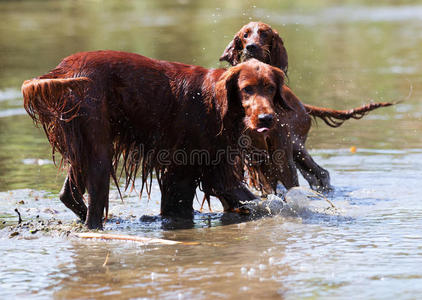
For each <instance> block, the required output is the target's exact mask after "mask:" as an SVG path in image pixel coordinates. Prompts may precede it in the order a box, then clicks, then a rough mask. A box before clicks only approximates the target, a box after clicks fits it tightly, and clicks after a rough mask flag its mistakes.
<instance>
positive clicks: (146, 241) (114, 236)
mask: <svg viewBox="0 0 422 300" xmlns="http://www.w3.org/2000/svg"><path fill="white" fill-rule="evenodd" d="M75 235H76V236H77V237H79V238H83V239H103V240H119V241H133V242H138V243H142V244H162V245H177V244H180V245H198V244H199V243H197V242H178V241H172V240H164V239H157V238H148V237H141V236H135V235H121V234H108V233H93V232H86V233H75Z"/></svg>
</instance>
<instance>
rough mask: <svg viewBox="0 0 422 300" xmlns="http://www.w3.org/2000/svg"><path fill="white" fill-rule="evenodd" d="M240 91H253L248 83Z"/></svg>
mask: <svg viewBox="0 0 422 300" xmlns="http://www.w3.org/2000/svg"><path fill="white" fill-rule="evenodd" d="M242 91H244V92H245V93H246V94H249V95H250V94H252V93H253V88H252V87H251V86H250V85H248V86H245V87H244V88H243V89H242Z"/></svg>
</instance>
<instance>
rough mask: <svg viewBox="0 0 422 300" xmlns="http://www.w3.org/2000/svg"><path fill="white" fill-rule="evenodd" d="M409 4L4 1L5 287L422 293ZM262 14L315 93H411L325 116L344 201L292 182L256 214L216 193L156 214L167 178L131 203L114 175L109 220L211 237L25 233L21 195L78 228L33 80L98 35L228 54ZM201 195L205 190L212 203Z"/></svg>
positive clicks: (324, 144) (196, 57) (18, 293)
mask: <svg viewBox="0 0 422 300" xmlns="http://www.w3.org/2000/svg"><path fill="white" fill-rule="evenodd" d="M402 2H403V5H400V6H394V5H393V3H394V2H392V1H391V2H389V1H386V2H384V3H383V4H382V5H380V4H378V5H374V4H371V5H369V4H367V3H366V2H365V1H359V2H356V3H357V4H355V5H354V6H348V5H341V6H329V5H328V3H329V2H328V1H327V2H318V3H320V4H316V3H315V2H314V1H283V2H279V1H268V3H266V4H265V5H264V6H259V5H258V3H253V2H246V1H230V4H228V3H229V2H227V3H226V2H219V3H217V4H215V3H211V2H206V1H192V2H190V1H179V2H174V1H160V2H158V1H157V2H156V1H146V2H140V1H139V2H124V4H122V2H120V1H72V2H57V1H36V2H32V1H19V2H15V1H6V2H1V3H0V18H1V19H2V22H1V23H0V55H1V59H0V254H1V255H0V298H2V299H3V298H5V299H7V298H15V297H20V298H46V297H49V298H80V299H82V298H89V297H91V298H93V297H96V298H112V297H117V296H119V297H121V298H140V297H146V298H168V299H175V298H181V299H190V298H195V299H206V298H211V297H213V298H224V299H227V298H240V297H244V298H280V297H284V298H291V299H296V298H312V299H313V298H324V299H325V298H371V299H373V298H378V299H385V298H387V299H416V298H418V297H419V295H420V294H421V292H422V204H421V203H422V196H421V192H422V188H421V182H422V146H421V144H422V143H421V141H422V138H421V136H422V135H421V128H422V123H421V117H422V105H421V101H420V100H421V98H422V97H421V96H422V52H421V51H420V49H421V48H422V34H421V32H422V22H421V19H422V17H421V16H422V15H421V11H422V3H420V4H415V3H417V2H415V1H409V2H408V3H406V1H402ZM250 19H253V20H263V21H265V22H267V23H270V24H271V25H273V26H274V27H275V28H276V29H278V31H279V32H280V34H281V35H282V36H283V37H284V40H285V43H286V46H287V49H288V52H289V58H290V68H289V69H290V75H289V78H290V80H289V84H290V86H291V87H292V89H293V90H294V91H295V93H297V94H298V95H299V96H300V97H301V99H302V100H304V101H305V102H307V103H311V104H315V105H324V106H330V107H334V108H350V107H352V106H358V105H361V104H362V103H364V102H367V101H369V100H371V99H373V100H374V101H385V100H401V99H403V100H405V102H404V103H402V104H400V105H398V106H396V107H393V108H387V109H383V110H377V111H376V112H374V113H372V114H371V115H369V116H367V117H366V118H365V119H363V120H360V121H350V122H347V123H346V124H345V125H344V126H342V127H341V128H338V129H331V128H327V127H326V126H325V125H324V124H323V123H322V122H318V124H316V125H314V127H313V130H312V133H311V136H310V138H309V142H308V148H311V149H313V150H312V155H313V156H314V158H315V160H316V161H317V162H318V163H320V164H321V165H322V166H324V167H325V168H326V169H328V170H329V171H330V174H331V178H332V183H333V185H334V186H335V192H334V194H332V195H329V196H328V199H329V200H330V201H331V202H332V203H333V204H334V206H335V208H330V204H329V203H328V202H327V201H325V200H324V199H320V200H317V199H315V200H306V197H304V196H303V193H304V192H303V191H298V192H297V193H293V192H290V194H288V195H290V196H291V197H290V198H289V197H288V203H289V204H288V205H286V206H285V208H284V209H283V210H282V211H281V212H280V214H278V215H275V216H271V217H264V218H260V219H256V220H250V221H247V222H245V221H244V220H242V219H240V218H239V217H238V216H234V215H224V214H222V213H221V205H220V204H219V202H218V201H217V200H215V199H214V200H213V201H212V209H213V212H209V210H208V208H207V207H206V208H205V209H204V211H203V213H198V214H197V215H196V216H195V220H194V223H193V224H185V226H184V227H185V229H177V230H174V229H172V226H171V224H170V225H169V224H168V223H166V222H162V221H161V220H160V219H158V218H155V217H156V216H157V215H158V213H159V199H160V194H159V190H158V186H157V185H156V184H154V185H153V193H152V197H151V199H149V200H148V198H147V197H146V195H143V197H142V198H141V199H140V198H139V197H138V196H137V195H136V193H135V191H134V192H132V193H129V192H127V193H125V194H124V201H123V202H122V201H121V200H120V199H119V197H118V194H117V191H116V189H115V188H114V187H113V188H112V192H111V201H110V203H111V204H110V220H109V221H108V223H107V224H106V231H108V232H112V233H117V234H131V235H138V236H145V237H158V238H163V239H169V240H177V241H189V242H190V241H194V242H198V243H199V244H195V245H172V246H168V245H143V244H139V243H134V242H115V241H107V242H106V241H92V240H82V239H80V238H77V237H76V236H74V235H73V233H72V232H70V234H69V233H68V232H66V231H58V230H52V231H49V232H41V231H39V232H34V231H32V232H33V233H31V231H30V230H21V231H19V234H18V235H16V236H13V235H14V232H17V230H16V229H15V225H16V223H17V220H18V216H17V214H16V212H15V211H14V210H15V208H17V209H18V211H19V212H20V214H21V216H22V218H23V222H24V223H25V222H30V223H31V224H38V223H39V224H41V223H43V222H47V221H48V220H56V221H55V222H58V220H60V221H61V222H62V223H63V226H64V227H63V228H75V229H76V228H77V225H71V224H73V222H74V219H75V218H74V216H73V215H72V214H71V213H70V212H69V211H68V210H66V209H65V207H64V206H63V205H62V204H61V203H60V201H59V200H58V198H57V194H58V190H59V189H60V187H61V184H62V181H63V174H62V173H60V172H58V171H57V169H56V168H55V167H54V165H53V162H52V159H51V156H50V148H49V145H48V143H47V141H46V138H45V137H44V136H43V133H42V132H41V130H39V129H36V128H34V127H33V124H32V122H31V121H30V119H29V117H27V116H26V115H25V112H24V110H23V108H22V103H21V98H20V92H19V86H20V84H21V82H22V81H23V80H25V79H28V78H31V77H34V76H37V75H40V74H43V73H45V72H47V71H48V70H49V69H50V68H52V67H54V66H55V65H56V64H57V63H58V62H59V61H60V59H61V58H63V57H65V56H66V55H68V54H70V53H73V52H77V51H82V50H93V49H117V50H126V51H132V52H138V53H141V54H144V55H147V56H150V57H155V58H161V59H168V60H175V61H182V62H186V63H191V64H199V65H203V66H207V67H217V66H219V64H218V62H217V61H218V57H219V55H220V54H221V53H222V51H223V49H224V48H225V46H226V44H227V43H228V42H229V41H230V39H231V37H232V36H233V34H234V33H235V32H236V31H237V30H238V29H239V28H240V27H241V26H242V25H243V24H245V23H247V22H248V21H249V20H250ZM351 146H356V147H357V152H356V153H352V152H351V151H349V148H350V147H351ZM301 185H302V186H304V187H306V186H307V185H306V182H305V181H303V180H302V181H301ZM201 201H202V197H201V194H200V193H198V200H195V208H196V209H198V210H199V208H200V206H201V205H200V202H201ZM144 215H147V216H153V217H142V216H144ZM66 226H67V227H66ZM58 227H60V226H58ZM66 230H67V229H66Z"/></svg>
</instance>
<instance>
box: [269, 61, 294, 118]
mask: <svg viewBox="0 0 422 300" xmlns="http://www.w3.org/2000/svg"><path fill="white" fill-rule="evenodd" d="M273 74H274V76H275V79H276V82H277V90H276V93H275V97H274V105H276V106H278V107H281V108H282V109H284V110H293V111H294V110H295V105H294V102H295V100H294V99H293V98H292V96H293V97H295V96H294V94H293V93H292V91H291V90H290V89H289V88H288V87H287V86H286V85H285V84H284V79H285V77H286V75H285V74H284V72H283V71H282V70H280V69H279V68H276V67H273Z"/></svg>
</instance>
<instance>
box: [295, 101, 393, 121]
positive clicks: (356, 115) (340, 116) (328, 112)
mask: <svg viewBox="0 0 422 300" xmlns="http://www.w3.org/2000/svg"><path fill="white" fill-rule="evenodd" d="M394 104H397V102H395V103H393V102H376V103H369V104H366V105H363V106H361V107H356V108H353V109H350V110H334V109H329V108H325V107H317V106H312V105H308V104H303V106H304V107H305V109H306V111H307V112H308V114H309V115H311V116H313V117H315V118H320V119H322V120H323V121H324V122H325V123H326V124H327V125H328V126H331V127H339V126H341V125H342V124H343V123H344V122H345V121H346V120H349V119H357V120H358V119H361V118H363V116H365V115H366V114H367V113H369V112H370V111H372V110H374V109H377V108H380V107H387V106H391V105H394Z"/></svg>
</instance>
